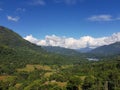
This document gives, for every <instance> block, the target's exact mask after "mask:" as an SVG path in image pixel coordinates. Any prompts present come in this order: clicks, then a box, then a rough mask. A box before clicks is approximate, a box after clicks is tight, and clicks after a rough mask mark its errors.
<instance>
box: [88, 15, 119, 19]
mask: <svg viewBox="0 0 120 90" xmlns="http://www.w3.org/2000/svg"><path fill="white" fill-rule="evenodd" d="M88 20H90V21H116V20H120V17H116V18H113V16H112V15H105V14H103V15H93V16H91V17H89V18H88Z"/></svg>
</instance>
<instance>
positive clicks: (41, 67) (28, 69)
mask: <svg viewBox="0 0 120 90" xmlns="http://www.w3.org/2000/svg"><path fill="white" fill-rule="evenodd" d="M35 68H36V69H38V70H46V71H51V70H52V69H51V68H50V66H47V65H30V64H28V65H26V67H25V68H20V69H17V71H26V72H32V71H34V70H35Z"/></svg>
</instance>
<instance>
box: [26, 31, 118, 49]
mask: <svg viewBox="0 0 120 90" xmlns="http://www.w3.org/2000/svg"><path fill="white" fill-rule="evenodd" d="M24 39H26V40H28V41H30V42H32V43H35V44H36V45H43V46H60V47H65V48H71V49H79V48H85V47H89V48H96V47H99V46H102V45H109V44H112V43H115V42H118V41H120V32H119V33H114V34H113V35H111V36H109V37H101V38H94V37H91V36H83V37H80V38H79V39H75V38H72V37H68V38H67V37H59V36H56V35H52V36H48V35H47V36H46V37H45V39H43V40H39V39H37V38H34V37H33V36H32V35H28V36H26V37H24Z"/></svg>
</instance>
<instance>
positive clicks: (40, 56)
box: [0, 26, 120, 90]
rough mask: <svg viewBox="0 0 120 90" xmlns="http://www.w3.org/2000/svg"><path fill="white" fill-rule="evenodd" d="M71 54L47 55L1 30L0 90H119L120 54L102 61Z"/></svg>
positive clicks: (14, 35) (9, 31)
mask: <svg viewBox="0 0 120 90" xmlns="http://www.w3.org/2000/svg"><path fill="white" fill-rule="evenodd" d="M119 47H120V46H119ZM62 50H63V48H62ZM117 50H118V49H117ZM69 52H71V50H70V51H69V50H67V55H66V54H65V55H64V54H59V53H55V52H54V53H53V52H48V51H46V50H44V49H43V48H41V47H40V46H36V45H34V44H31V43H30V42H28V41H26V40H24V39H23V38H22V37H21V36H19V35H18V34H17V33H15V32H13V31H12V30H9V29H8V28H5V27H2V26H1V27H0V90H120V55H119V53H118V52H117V54H115V55H112V56H105V57H104V56H102V55H100V59H99V61H88V60H87V59H86V58H87V57H88V56H91V55H88V54H81V53H77V54H76V55H75V53H76V52H75V53H74V54H73V55H71V54H70V55H69ZM73 52H74V51H73ZM96 56H97V55H96ZM98 56H99V55H98ZM93 57H95V55H94V56H93Z"/></svg>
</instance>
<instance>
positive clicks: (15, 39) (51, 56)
mask: <svg viewBox="0 0 120 90" xmlns="http://www.w3.org/2000/svg"><path fill="white" fill-rule="evenodd" d="M88 54H89V55H90V54H91V55H103V56H107V55H118V54H120V42H116V43H113V44H110V45H105V46H101V47H98V48H95V49H92V50H91V49H90V48H86V49H83V50H73V49H67V48H62V47H52V46H37V45H35V44H32V43H30V42H28V41H26V40H25V39H23V38H22V37H21V36H20V35H19V34H17V33H15V32H14V31H13V30H10V29H8V28H6V27H3V26H0V60H7V59H11V60H16V59H17V60H23V61H25V60H26V62H29V63H31V62H32V63H33V62H34V63H35V62H39V63H55V62H56V63H58V62H59V63H60V62H65V61H67V60H69V62H70V61H71V62H75V61H82V60H85V57H88V56H87V55H88ZM67 62H68V61H67Z"/></svg>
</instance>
